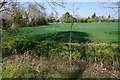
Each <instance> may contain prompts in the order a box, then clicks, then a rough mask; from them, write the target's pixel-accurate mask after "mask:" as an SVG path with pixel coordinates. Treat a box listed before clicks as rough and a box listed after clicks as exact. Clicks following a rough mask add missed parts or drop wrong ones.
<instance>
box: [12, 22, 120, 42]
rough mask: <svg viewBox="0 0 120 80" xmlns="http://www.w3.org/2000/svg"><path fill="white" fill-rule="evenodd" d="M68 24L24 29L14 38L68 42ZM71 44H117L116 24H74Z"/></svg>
mask: <svg viewBox="0 0 120 80" xmlns="http://www.w3.org/2000/svg"><path fill="white" fill-rule="evenodd" d="M70 25H71V24H70V23H64V24H49V25H43V26H33V27H24V28H21V29H20V30H21V31H22V32H21V33H19V34H17V33H15V34H14V35H13V36H12V37H14V38H25V37H26V34H27V38H28V39H30V40H49V41H50V40H52V41H59V42H68V41H69V31H70V30H69V29H70ZM72 42H107V43H109V42H113V43H114V42H118V23H75V24H74V25H73V32H72Z"/></svg>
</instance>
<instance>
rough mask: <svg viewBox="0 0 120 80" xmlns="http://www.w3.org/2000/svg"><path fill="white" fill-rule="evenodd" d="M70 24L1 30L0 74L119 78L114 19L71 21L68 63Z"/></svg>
mask: <svg viewBox="0 0 120 80" xmlns="http://www.w3.org/2000/svg"><path fill="white" fill-rule="evenodd" d="M70 25H71V23H63V24H48V25H42V26H32V27H23V28H15V29H8V30H3V31H2V52H3V60H4V63H3V64H4V65H3V68H4V69H3V75H2V76H3V78H21V77H22V78H101V77H103V78H108V77H110V78H115V77H116V78H119V77H120V75H119V73H120V72H119V66H120V65H119V61H120V59H119V57H120V53H119V46H118V45H117V43H118V23H74V25H73V28H72V65H70V64H69V61H68V57H69V35H70V30H69V29H70ZM14 69H15V70H14ZM8 73H11V74H8ZM112 73H114V75H113V74H112Z"/></svg>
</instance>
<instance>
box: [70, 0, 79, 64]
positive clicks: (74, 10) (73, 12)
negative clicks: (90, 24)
mask: <svg viewBox="0 0 120 80" xmlns="http://www.w3.org/2000/svg"><path fill="white" fill-rule="evenodd" d="M80 5H81V4H79V6H78V7H76V8H75V3H74V1H73V4H72V15H73V17H74V15H75V12H76V11H77V10H78V9H79V8H80ZM73 24H74V18H72V23H71V26H70V40H69V48H70V51H69V62H70V64H71V59H72V56H71V55H72V52H71V42H72V39H71V38H72V27H73Z"/></svg>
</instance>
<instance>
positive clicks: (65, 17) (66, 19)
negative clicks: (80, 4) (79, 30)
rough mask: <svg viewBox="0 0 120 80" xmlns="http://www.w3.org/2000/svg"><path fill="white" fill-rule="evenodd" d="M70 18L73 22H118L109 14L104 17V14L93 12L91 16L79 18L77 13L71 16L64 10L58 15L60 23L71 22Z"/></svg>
mask: <svg viewBox="0 0 120 80" xmlns="http://www.w3.org/2000/svg"><path fill="white" fill-rule="evenodd" d="M72 19H73V20H74V22H75V23H92V22H118V19H115V18H113V17H111V16H110V15H109V16H108V18H105V17H104V16H99V17H98V16H96V14H95V13H94V14H93V15H92V16H91V18H90V17H88V18H80V17H79V15H76V17H73V16H72V15H70V13H69V12H66V13H65V14H63V15H62V16H61V17H60V21H61V22H62V23H72Z"/></svg>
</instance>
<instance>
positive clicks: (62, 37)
mask: <svg viewBox="0 0 120 80" xmlns="http://www.w3.org/2000/svg"><path fill="white" fill-rule="evenodd" d="M88 36H89V35H88V34H87V33H85V32H77V31H72V42H76V43H80V42H89V41H90V40H89V39H88ZM33 38H34V39H36V38H37V39H38V40H39V41H43V40H47V41H57V42H69V39H70V31H63V32H58V33H53V34H46V35H44V36H40V35H35V36H34V37H33Z"/></svg>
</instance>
